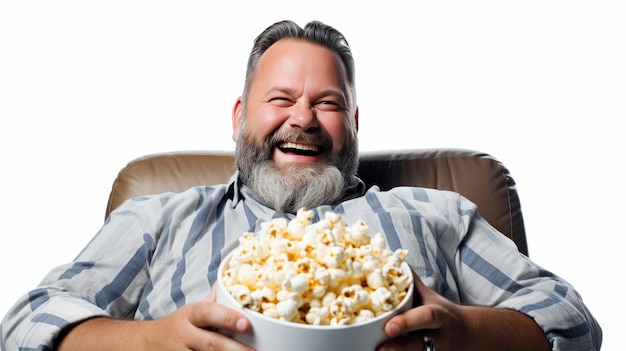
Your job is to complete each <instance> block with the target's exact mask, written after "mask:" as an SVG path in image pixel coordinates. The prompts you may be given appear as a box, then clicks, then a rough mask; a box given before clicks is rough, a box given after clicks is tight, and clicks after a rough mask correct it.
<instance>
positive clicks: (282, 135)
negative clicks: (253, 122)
mask: <svg viewBox="0 0 626 351" xmlns="http://www.w3.org/2000/svg"><path fill="white" fill-rule="evenodd" d="M285 141H291V142H296V143H307V144H315V145H317V146H319V147H321V148H322V149H324V150H332V147H333V140H332V138H331V137H330V135H328V134H327V133H324V132H319V133H302V132H298V131H296V130H294V129H291V128H288V129H279V130H277V131H275V132H274V133H272V134H270V135H269V136H268V137H267V139H266V140H265V146H266V147H268V148H269V149H272V148H273V147H275V146H278V145H280V144H281V143H283V142H285Z"/></svg>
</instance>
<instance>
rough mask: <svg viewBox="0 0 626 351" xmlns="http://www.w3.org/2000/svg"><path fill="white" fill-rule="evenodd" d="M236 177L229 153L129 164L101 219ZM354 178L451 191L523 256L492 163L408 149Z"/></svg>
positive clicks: (504, 176) (507, 184)
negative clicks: (130, 204)
mask: <svg viewBox="0 0 626 351" xmlns="http://www.w3.org/2000/svg"><path fill="white" fill-rule="evenodd" d="M234 172H235V166H234V157H233V153H231V152H211V151H204V152H170V153H161V154H153V155H147V156H144V157H140V158H137V159H135V160H132V161H131V162H130V163H128V165H127V166H126V167H125V168H124V169H122V170H121V171H120V172H119V174H118V177H117V179H116V180H115V182H114V183H113V187H112V189H111V194H110V197H109V203H108V205H107V209H106V216H107V217H108V215H109V213H110V212H111V211H112V210H113V209H115V208H116V207H117V206H119V205H120V204H121V203H122V202H123V201H125V200H126V199H128V198H131V197H134V196H139V195H148V194H157V193H161V192H167V191H173V192H181V191H184V190H186V189H188V188H190V187H192V186H196V185H214V184H221V183H225V182H227V181H228V179H229V178H230V177H231V176H232V174H233V173H234ZM358 174H359V177H361V179H363V181H365V183H366V184H367V185H374V184H376V185H378V186H379V187H380V188H381V189H383V190H385V189H389V188H391V187H394V186H398V185H410V186H420V187H426V188H436V189H443V190H451V191H456V192H458V193H460V194H462V195H463V196H465V197H467V198H468V199H470V200H471V201H473V202H474V203H476V204H477V205H478V211H479V213H480V214H481V216H483V217H484V218H485V219H486V220H487V221H488V222H489V223H490V224H491V225H493V226H494V227H495V228H497V229H498V230H499V231H500V232H502V233H503V234H504V235H506V236H508V237H509V238H511V239H513V241H514V242H515V243H516V244H517V247H518V249H519V251H520V252H522V253H524V254H526V255H528V246H527V242H526V232H525V228H524V221H523V218H522V212H521V207H520V201H519V197H518V194H517V190H516V188H515V182H514V180H513V178H512V177H511V175H510V174H509V171H508V170H507V169H506V168H505V167H504V165H503V164H502V163H501V162H499V161H498V160H496V159H495V158H494V157H492V156H490V155H488V154H485V153H482V152H477V151H472V150H462V149H411V150H398V151H378V152H364V153H361V156H360V165H359V172H358Z"/></svg>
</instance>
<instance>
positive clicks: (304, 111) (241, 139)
mask: <svg viewBox="0 0 626 351" xmlns="http://www.w3.org/2000/svg"><path fill="white" fill-rule="evenodd" d="M244 106H245V107H244ZM244 108H245V111H244ZM357 117H358V112H357V108H356V105H355V101H354V92H353V91H352V89H351V88H350V87H349V84H348V80H347V77H346V72H345V68H344V66H343V64H342V62H341V60H340V58H339V56H338V55H337V54H335V53H334V52H333V51H331V50H330V49H328V48H325V47H323V46H321V45H318V44H314V43H311V42H308V41H305V40H297V39H281V40H279V41H277V42H276V43H275V44H273V45H272V46H271V47H270V48H269V49H268V50H267V51H266V52H265V53H264V54H263V56H262V57H261V59H260V60H259V63H258V66H257V70H256V72H255V73H254V77H253V80H252V83H251V85H250V89H249V92H248V95H247V101H246V104H244V103H243V101H242V100H241V98H239V99H238V100H237V102H236V103H235V106H234V108H233V130H234V134H233V139H235V140H236V141H237V166H238V168H239V170H240V174H241V178H242V180H243V181H244V183H246V184H247V185H248V186H250V188H251V189H252V190H253V192H255V194H256V195H257V197H259V198H261V200H262V201H263V202H265V203H266V204H268V202H271V204H268V205H273V206H274V208H277V207H276V206H277V205H278V204H277V203H278V202H294V201H295V202H294V203H296V205H294V206H298V205H297V204H302V203H303V202H302V201H299V200H297V199H295V198H296V197H302V196H304V195H298V194H290V195H289V197H290V198H289V199H274V200H271V201H270V200H269V199H267V198H268V197H276V195H271V194H273V193H277V192H278V193H286V192H288V190H287V189H286V188H293V189H294V190H293V191H297V192H300V193H301V192H303V191H306V190H307V189H311V190H310V191H317V192H322V193H323V195H324V197H323V198H321V199H316V200H310V201H309V200H306V201H304V204H306V205H307V206H308V207H312V206H314V205H320V204H322V203H328V202H330V201H332V200H333V199H336V198H337V197H338V196H339V195H341V193H342V191H343V185H344V184H345V185H348V184H350V183H352V181H353V176H354V173H355V170H356V165H357V164H356V162H357V158H356V155H357V153H358V152H357V140H356V131H357V121H358V120H357ZM261 168H263V169H264V171H263V173H262V174H261V173H259V172H261V171H260V169H261ZM268 172H271V175H270V174H269V173H268ZM331 173H332V174H334V175H332V176H331V175H330V174H331ZM268 177H272V178H280V179H273V180H275V181H274V182H273V183H272V184H268V183H267V182H268V181H272V180H268V181H266V180H261V179H259V178H264V179H266V178H268ZM314 178H320V179H324V180H319V181H320V182H322V183H323V184H321V185H319V186H314V185H312V182H317V181H318V180H316V179H314ZM337 178H339V179H337ZM260 182H263V184H260ZM346 182H348V184H346ZM326 183H329V184H326ZM338 186H340V187H341V188H337V187H338ZM303 188H306V189H303ZM329 188H333V189H332V190H331V189H329ZM314 189H315V190H314ZM324 189H325V190H324ZM263 193H267V194H265V195H263ZM308 196H312V195H308ZM304 197H307V196H304ZM320 202H321V203H320ZM290 210H293V209H292V208H290ZM295 210H297V208H296V209H295ZM291 212H293V211H291Z"/></svg>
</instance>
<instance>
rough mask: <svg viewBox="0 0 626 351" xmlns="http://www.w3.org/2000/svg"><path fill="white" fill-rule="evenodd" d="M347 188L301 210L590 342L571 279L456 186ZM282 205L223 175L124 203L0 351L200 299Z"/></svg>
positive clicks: (448, 286)
mask: <svg viewBox="0 0 626 351" xmlns="http://www.w3.org/2000/svg"><path fill="white" fill-rule="evenodd" d="M355 191H356V194H352V196H349V197H347V198H346V199H344V201H342V202H340V203H338V204H335V205H332V206H330V205H329V206H320V207H317V208H314V209H310V210H313V212H314V218H313V220H314V221H317V220H319V219H320V218H323V217H324V213H325V212H327V211H333V212H335V213H338V214H340V215H341V216H342V217H343V219H344V220H345V222H346V223H347V224H352V223H354V222H356V221H357V220H364V221H365V222H366V223H367V225H368V227H369V231H370V234H374V233H378V232H380V233H383V234H384V236H385V238H386V240H387V244H388V245H389V247H390V248H391V249H394V250H395V249H398V248H404V249H406V250H408V252H409V254H408V256H407V258H406V261H407V263H408V264H409V265H410V266H411V267H412V268H413V269H414V270H415V272H416V273H417V274H418V275H419V277H420V278H421V279H422V280H423V282H424V283H425V284H426V286H428V287H430V288H431V289H433V290H435V291H436V292H438V293H439V294H441V295H443V296H445V297H446V298H448V299H449V300H451V301H454V302H457V303H463V304H470V305H483V306H493V307H499V308H511V309H514V310H518V311H521V312H523V313H525V314H527V315H529V316H531V317H532V318H533V319H534V320H535V321H536V322H537V324H538V325H539V326H540V327H541V328H542V329H543V330H544V331H545V334H546V337H547V338H548V339H549V340H550V341H551V343H552V345H553V350H568V351H571V350H599V349H600V343H601V339H602V334H601V329H600V326H599V325H598V324H597V322H596V320H595V319H594V318H593V316H592V315H591V313H590V312H589V311H588V310H587V307H586V306H585V305H584V304H583V302H582V299H581V298H580V296H579V295H578V293H577V292H576V291H575V290H574V289H573V287H572V286H571V285H570V284H568V283H567V282H565V281H564V280H563V279H561V278H560V277H558V276H556V275H554V274H552V273H550V272H548V271H546V270H544V269H542V268H541V267H540V266H538V265H537V264H535V263H533V262H532V261H530V260H529V259H528V258H527V257H526V256H524V255H522V254H520V253H519V252H518V251H517V248H516V246H515V244H514V243H513V242H512V241H510V240H509V239H508V238H507V237H505V236H504V235H502V234H500V233H499V232H497V231H496V230H495V229H494V228H493V227H491V226H490V225H489V224H488V223H487V222H486V221H485V220H483V219H482V218H481V217H480V216H479V215H478V213H477V211H476V206H475V205H474V204H473V203H471V202H470V201H468V200H467V199H465V198H463V197H462V196H460V195H459V194H457V193H453V192H447V191H440V190H432V189H424V188H414V187H398V188H395V189H392V190H390V191H384V192H383V191H380V190H379V189H378V188H377V187H372V188H370V189H367V190H366V189H365V187H364V186H363V184H362V183H361V184H359V187H358V189H356V190H355ZM276 217H285V218H287V219H291V218H293V217H294V215H291V214H283V213H279V212H276V211H274V210H273V209H271V208H268V207H266V206H264V205H262V204H261V203H259V202H258V201H256V200H255V199H254V198H253V197H252V196H251V195H250V193H249V190H248V189H247V188H246V187H245V186H242V185H241V184H239V182H238V181H237V174H235V175H234V176H233V177H232V178H231V180H230V182H229V183H228V184H223V185H218V186H210V187H194V188H191V189H189V190H187V191H185V192H183V193H164V194H158V195H152V196H145V197H138V198H134V199H131V200H128V201H126V202H125V203H124V204H122V205H121V206H120V207H119V208H117V209H116V210H115V211H113V212H112V213H111V215H110V216H109V218H108V219H107V220H106V221H105V223H104V225H103V227H102V228H101V230H100V231H99V232H98V233H97V234H96V235H95V237H94V238H93V239H92V240H91V242H89V244H88V245H87V246H86V247H85V248H84V250H83V251H82V252H81V253H80V254H79V255H78V256H77V258H76V259H75V260H74V261H73V262H71V263H68V264H66V265H62V266H59V267H57V268H55V269H53V270H52V271H51V272H50V273H49V274H48V275H47V276H46V277H45V279H44V280H43V281H42V283H41V284H40V286H39V287H37V288H36V289H35V290H33V291H31V292H29V293H28V294H26V295H24V296H23V297H22V298H21V299H20V300H19V301H18V302H17V303H16V304H15V305H14V306H13V307H12V309H11V310H10V311H9V313H8V314H7V315H6V316H5V318H4V320H3V322H2V333H1V334H2V340H1V341H2V345H4V347H5V349H6V350H7V351H9V350H52V348H53V343H54V338H55V337H56V336H57V335H59V333H60V332H61V330H62V329H63V328H64V327H67V326H68V325H70V324H73V323H76V322H78V321H81V320H84V319H86V318H90V317H94V316H113V317H121V318H134V319H142V320H148V319H156V318H160V317H163V316H165V315H167V314H169V313H171V312H172V311H174V310H176V309H178V308H180V307H181V306H183V305H184V304H186V303H189V302H193V301H198V300H201V299H203V298H205V297H206V296H207V295H208V294H209V291H210V289H211V286H212V284H213V282H215V280H216V274H217V269H218V266H219V264H220V261H221V260H222V258H223V257H225V256H226V255H227V254H228V253H229V252H230V251H231V250H233V249H234V248H235V247H236V246H237V245H238V239H239V237H240V236H241V234H242V233H244V232H258V229H259V228H260V224H261V223H263V222H267V221H269V220H271V219H272V218H276Z"/></svg>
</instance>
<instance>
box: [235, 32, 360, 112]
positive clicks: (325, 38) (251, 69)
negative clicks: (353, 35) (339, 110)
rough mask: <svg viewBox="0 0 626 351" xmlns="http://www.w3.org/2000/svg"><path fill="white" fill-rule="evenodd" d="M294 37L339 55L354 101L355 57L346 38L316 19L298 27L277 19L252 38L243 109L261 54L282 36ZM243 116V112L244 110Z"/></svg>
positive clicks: (353, 101) (353, 100)
mask: <svg viewBox="0 0 626 351" xmlns="http://www.w3.org/2000/svg"><path fill="white" fill-rule="evenodd" d="M285 38H293V39H302V40H307V41H309V42H312V43H316V44H319V45H322V46H324V47H326V48H328V49H330V50H332V51H333V52H335V53H337V54H338V55H339V57H340V58H341V62H343V65H344V66H345V69H346V75H347V78H348V86H349V87H350V90H351V93H352V94H351V95H352V96H351V98H352V103H353V104H356V90H355V84H354V58H353V57H352V51H351V50H350V46H349V45H348V41H347V40H346V38H345V37H344V36H343V34H341V33H340V32H339V31H338V30H336V29H335V28H333V27H331V26H329V25H326V24H324V23H322V22H319V21H311V22H309V23H307V24H306V25H305V26H304V28H302V27H300V26H299V25H297V24H296V23H295V22H293V21H289V20H286V21H281V22H276V23H274V24H272V25H271V26H269V27H268V28H266V29H265V30H264V31H263V32H262V33H261V34H259V36H257V37H256V39H255V40H254V46H253V47H252V51H251V52H250V57H249V58H248V67H247V69H246V81H245V84H244V89H243V94H242V101H243V110H244V111H245V109H246V105H247V100H248V92H249V91H250V85H251V84H252V80H253V78H254V74H255V73H256V69H257V66H258V64H259V60H260V59H261V56H263V54H264V53H265V51H267V49H269V47H270V46H272V45H273V44H274V43H276V42H277V41H279V40H281V39H285ZM244 115H245V112H244Z"/></svg>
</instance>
